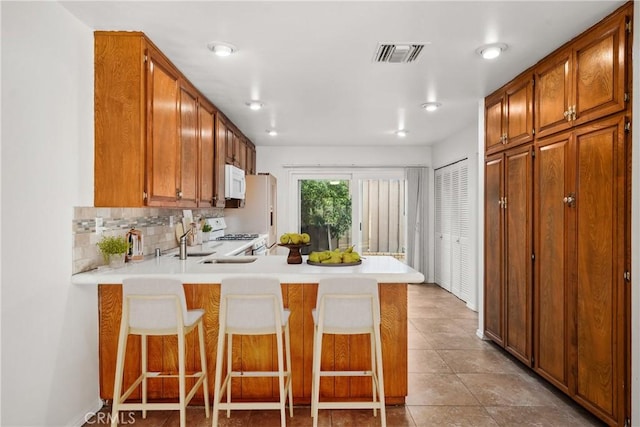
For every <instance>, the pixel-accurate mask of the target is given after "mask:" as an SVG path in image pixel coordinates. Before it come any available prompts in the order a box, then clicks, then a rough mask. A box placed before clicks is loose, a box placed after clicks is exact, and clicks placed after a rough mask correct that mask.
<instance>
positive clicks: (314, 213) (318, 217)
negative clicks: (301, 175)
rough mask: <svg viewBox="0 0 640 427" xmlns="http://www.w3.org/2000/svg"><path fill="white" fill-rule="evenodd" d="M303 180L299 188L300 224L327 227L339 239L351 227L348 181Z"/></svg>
mask: <svg viewBox="0 0 640 427" xmlns="http://www.w3.org/2000/svg"><path fill="white" fill-rule="evenodd" d="M330 182H331V181H319V180H305V181H302V183H301V189H300V196H301V197H300V199H301V203H300V210H301V212H300V214H301V218H300V219H301V224H304V225H306V226H315V227H328V229H329V233H330V235H331V236H332V237H333V238H336V239H340V238H341V237H343V236H344V235H345V233H346V232H347V231H349V229H350V228H351V196H350V194H349V185H348V181H339V183H338V184H331V183H330Z"/></svg>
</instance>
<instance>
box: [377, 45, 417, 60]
mask: <svg viewBox="0 0 640 427" xmlns="http://www.w3.org/2000/svg"><path fill="white" fill-rule="evenodd" d="M423 47H424V44H417V43H398V44H391V43H380V44H379V45H378V50H377V51H376V55H375V57H374V58H373V61H374V62H391V63H405V62H413V61H415V60H416V59H418V55H420V52H422V48H423Z"/></svg>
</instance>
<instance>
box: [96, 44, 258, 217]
mask: <svg viewBox="0 0 640 427" xmlns="http://www.w3.org/2000/svg"><path fill="white" fill-rule="evenodd" d="M94 44H95V46H94V47H95V79H94V82H95V83H94V84H95V88H94V92H95V106H94V110H95V163H94V177H95V178H94V205H95V206H107V207H116V206H119V207H142V206H158V207H210V206H213V207H224V206H225V199H224V164H225V158H224V156H225V154H226V144H227V141H228V140H229V139H228V138H227V134H226V133H227V131H229V130H231V133H233V134H237V135H238V136H232V137H231V141H232V142H233V141H239V136H240V135H241V133H240V132H239V131H238V130H237V129H236V128H235V127H234V126H233V124H232V123H231V122H230V121H228V120H226V118H225V119H224V122H223V126H222V127H221V128H222V129H224V132H219V131H218V130H217V129H216V126H218V125H219V124H220V123H221V122H220V121H219V120H217V116H218V115H220V114H218V113H219V112H218V110H217V109H216V108H215V106H214V105H213V104H212V103H211V102H210V101H208V100H207V99H206V98H205V97H204V96H203V95H202V94H201V93H199V92H198V90H197V89H196V88H195V87H194V86H193V85H191V83H190V82H189V81H188V80H187V79H186V78H185V77H184V76H183V75H182V74H181V73H180V71H179V70H178V69H177V68H175V67H174V66H173V64H172V63H171V62H170V61H169V59H167V58H166V57H165V56H164V55H163V54H162V52H160V50H159V49H158V48H157V47H156V46H155V45H154V44H153V43H152V42H151V41H150V40H149V39H148V38H147V37H146V36H145V35H144V34H143V33H141V32H121V31H96V32H95V34H94ZM214 116H215V117H214ZM220 116H221V115H220ZM238 144H239V142H238ZM203 150H204V151H203ZM236 152H237V153H240V152H242V155H243V159H246V156H247V154H246V147H245V149H244V151H243V149H241V148H238V149H234V151H233V152H232V156H233V155H234V154H233V153H236ZM220 156H222V157H220ZM254 160H255V159H254ZM220 161H221V162H220ZM243 162H245V160H243Z"/></svg>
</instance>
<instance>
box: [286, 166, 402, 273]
mask: <svg viewBox="0 0 640 427" xmlns="http://www.w3.org/2000/svg"><path fill="white" fill-rule="evenodd" d="M291 177H292V178H293V179H292V180H291V181H290V182H291V184H292V187H293V188H295V193H294V192H293V191H292V192H290V194H291V195H292V196H294V197H295V199H296V201H297V203H296V205H297V211H296V213H295V214H296V215H295V218H296V223H295V225H294V227H295V229H297V230H298V231H299V232H301V233H302V232H306V233H309V235H310V236H311V243H312V245H311V246H310V247H309V248H308V250H307V251H304V252H303V253H308V252H309V251H319V250H333V249H335V248H340V249H342V250H344V249H346V248H348V247H349V246H354V249H355V250H356V251H358V252H360V254H361V255H362V256H375V255H391V256H394V257H396V258H398V259H400V260H402V261H404V258H405V253H406V180H405V178H404V171H403V170H394V171H386V170H385V171H379V170H378V171H358V172H352V173H348V174H344V173H340V172H337V173H335V172H333V173H332V172H329V171H327V172H323V171H322V172H316V173H303V172H300V173H295V172H294V173H292V175H291ZM292 213H293V212H292Z"/></svg>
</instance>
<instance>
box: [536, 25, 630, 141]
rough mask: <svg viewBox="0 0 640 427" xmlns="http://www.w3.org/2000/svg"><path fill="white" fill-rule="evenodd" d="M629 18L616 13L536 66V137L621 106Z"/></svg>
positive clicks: (624, 95) (624, 97) (623, 104)
mask: <svg viewBox="0 0 640 427" xmlns="http://www.w3.org/2000/svg"><path fill="white" fill-rule="evenodd" d="M629 22H630V16H629V15H628V14H624V13H621V14H616V15H614V16H612V17H611V18H609V19H608V20H606V21H604V22H602V23H601V24H599V25H598V26H597V27H594V28H593V29H591V30H589V31H587V32H585V33H584V34H583V35H581V36H580V37H579V38H577V39H575V40H574V41H573V42H572V43H571V44H569V45H567V46H566V47H564V48H563V49H562V50H560V51H558V52H557V53H556V54H554V55H552V56H550V57H548V58H547V59H545V60H543V61H541V62H540V63H539V64H538V65H537V66H536V68H535V80H536V90H535V106H536V111H535V113H536V114H535V121H536V123H535V129H536V136H538V137H543V136H546V135H550V134H552V133H555V132H560V131H563V130H565V129H568V128H570V127H573V126H577V125H580V124H583V123H586V122H588V121H591V120H594V119H597V118H600V117H604V116H607V115H609V114H612V113H616V112H618V111H622V110H624V109H625V107H626V102H628V88H627V84H626V82H627V76H626V74H627V64H626V62H625V58H626V50H627V34H628V33H629V32H630V28H631V27H630V25H629Z"/></svg>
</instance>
